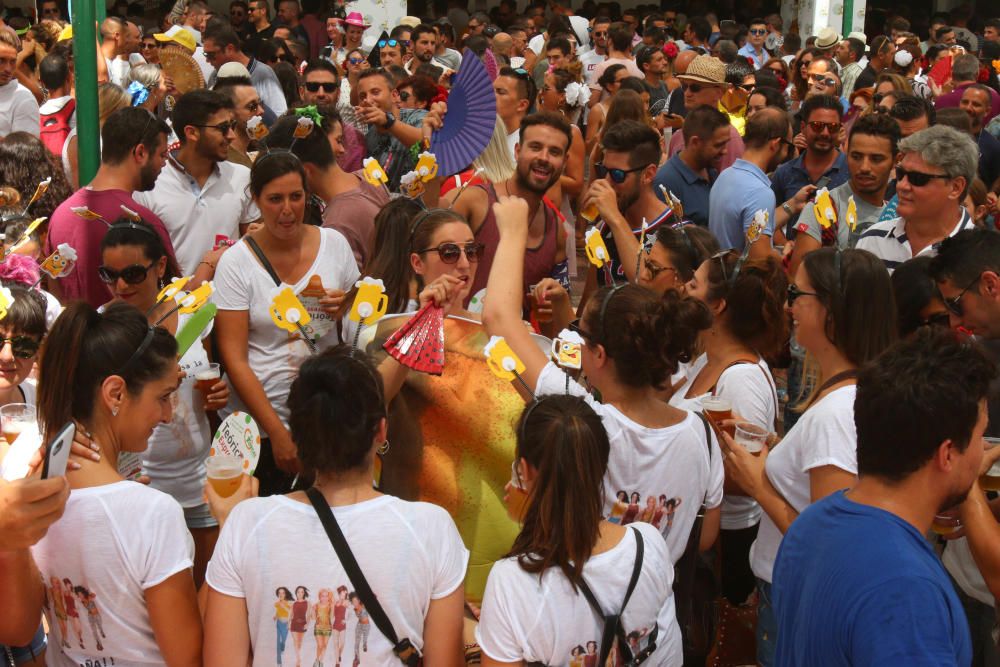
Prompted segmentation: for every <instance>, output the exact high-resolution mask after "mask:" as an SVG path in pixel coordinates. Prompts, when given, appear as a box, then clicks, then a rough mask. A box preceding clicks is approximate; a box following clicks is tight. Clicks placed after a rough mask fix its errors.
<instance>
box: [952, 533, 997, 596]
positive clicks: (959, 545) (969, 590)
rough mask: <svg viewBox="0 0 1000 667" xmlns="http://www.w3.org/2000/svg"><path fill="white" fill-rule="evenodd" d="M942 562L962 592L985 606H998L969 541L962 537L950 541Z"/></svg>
mask: <svg viewBox="0 0 1000 667" xmlns="http://www.w3.org/2000/svg"><path fill="white" fill-rule="evenodd" d="M941 562H942V563H943V564H944V568H945V569H946V570H948V574H950V575H951V576H952V578H953V579H954V580H955V583H957V584H958V587H959V588H961V589H962V592H964V593H965V594H966V595H968V596H969V597H971V598H973V599H975V600H978V601H980V602H982V603H983V604H987V605H989V606H991V607H995V606H996V598H994V597H993V593H990V589H989V587H988V586H987V585H986V580H985V579H983V573H982V572H980V571H979V567H978V566H977V565H976V561H975V560H974V559H973V558H972V551H971V550H970V549H969V540H968V539H966V538H964V537H960V538H958V539H957V540H949V541H948V542H947V543H946V546H945V548H944V553H943V554H942V555H941Z"/></svg>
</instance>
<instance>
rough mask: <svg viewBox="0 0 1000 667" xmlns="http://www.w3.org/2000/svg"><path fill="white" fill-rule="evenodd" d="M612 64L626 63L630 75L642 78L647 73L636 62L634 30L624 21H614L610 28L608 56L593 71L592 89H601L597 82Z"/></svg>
mask: <svg viewBox="0 0 1000 667" xmlns="http://www.w3.org/2000/svg"><path fill="white" fill-rule="evenodd" d="M611 65H624V66H625V69H627V70H628V73H629V76H634V77H635V78H637V79H642V78H644V77H645V75H644V74H643V73H642V70H641V69H639V66H638V65H636V64H635V59H634V58H633V57H632V31H631V30H630V29H629V27H628V25H626V24H624V23H612V24H611V25H610V27H609V29H608V57H607V58H606V59H605V60H604V62H602V63H599V64H598V65H597V66H596V67H595V68H594V71H593V72H592V73H591V79H590V84H589V85H590V88H591V90H595V91H598V92H599V91H600V90H601V86H600V84H598V83H597V82H598V81H599V80H600V78H601V75H602V74H604V70H606V69H607V68H608V67H610V66H611Z"/></svg>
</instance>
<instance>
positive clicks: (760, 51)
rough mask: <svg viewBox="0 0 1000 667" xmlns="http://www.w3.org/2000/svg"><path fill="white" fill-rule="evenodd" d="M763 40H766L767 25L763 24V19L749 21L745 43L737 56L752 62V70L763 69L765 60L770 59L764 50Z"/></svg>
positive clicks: (769, 55)
mask: <svg viewBox="0 0 1000 667" xmlns="http://www.w3.org/2000/svg"><path fill="white" fill-rule="evenodd" d="M765 39H767V24H766V23H764V19H751V20H750V31H749V32H748V33H747V43H746V44H744V45H743V48H742V49H740V50H739V54H740V55H741V56H743V57H744V58H749V59H750V60H751V61H753V68H754V69H760V68H761V67H763V66H764V63H765V62H767V59H768V58H770V57H771V54H769V53H768V52H767V49H765V48H764V40H765Z"/></svg>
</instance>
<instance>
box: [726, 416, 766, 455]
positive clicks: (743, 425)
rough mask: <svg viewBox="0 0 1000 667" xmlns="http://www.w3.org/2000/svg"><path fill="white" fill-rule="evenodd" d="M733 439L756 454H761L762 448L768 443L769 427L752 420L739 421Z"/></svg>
mask: <svg viewBox="0 0 1000 667" xmlns="http://www.w3.org/2000/svg"><path fill="white" fill-rule="evenodd" d="M733 440H735V441H736V444H737V445H741V446H742V447H744V448H745V449H746V450H747V451H748V452H750V453H751V454H753V455H754V456H760V452H761V450H762V449H764V445H765V444H767V429H766V428H762V427H760V426H757V425H756V424H751V423H750V422H737V423H736V435H735V436H734V437H733Z"/></svg>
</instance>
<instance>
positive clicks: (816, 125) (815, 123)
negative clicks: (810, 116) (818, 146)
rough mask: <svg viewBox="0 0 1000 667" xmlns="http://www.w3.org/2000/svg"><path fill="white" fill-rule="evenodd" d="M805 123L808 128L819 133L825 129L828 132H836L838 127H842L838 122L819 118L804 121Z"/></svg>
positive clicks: (838, 129)
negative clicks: (828, 121) (827, 121)
mask: <svg viewBox="0 0 1000 667" xmlns="http://www.w3.org/2000/svg"><path fill="white" fill-rule="evenodd" d="M806 125H808V126H809V129H810V130H812V131H813V132H815V133H816V134H820V133H821V132H823V130H826V131H827V132H829V133H830V134H837V133H838V132H840V128H841V127H842V126H841V124H840V123H824V122H823V121H819V120H811V121H809V122H808V123H806Z"/></svg>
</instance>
